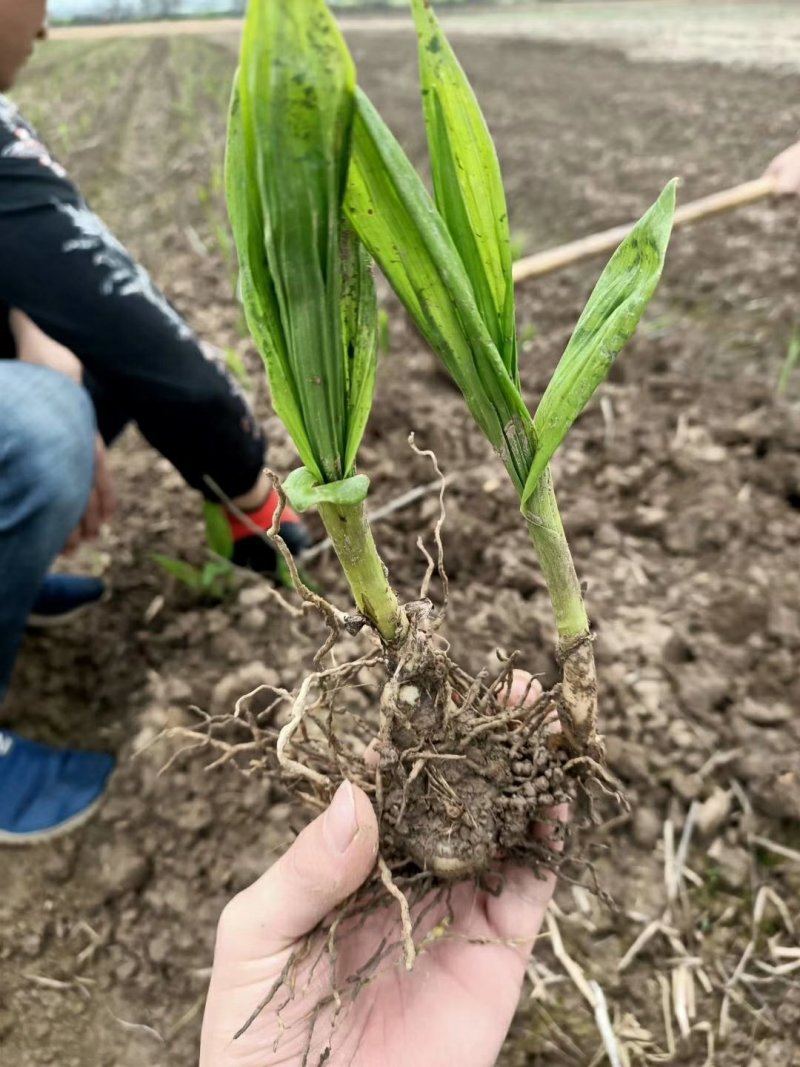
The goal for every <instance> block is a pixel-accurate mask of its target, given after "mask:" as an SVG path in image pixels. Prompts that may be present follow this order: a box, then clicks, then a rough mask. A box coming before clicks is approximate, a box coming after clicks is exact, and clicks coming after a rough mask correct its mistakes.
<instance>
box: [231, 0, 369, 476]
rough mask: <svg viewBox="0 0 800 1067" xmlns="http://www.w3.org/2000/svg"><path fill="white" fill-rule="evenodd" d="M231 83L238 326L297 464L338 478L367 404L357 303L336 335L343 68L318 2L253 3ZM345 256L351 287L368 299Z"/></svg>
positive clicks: (345, 135) (365, 355)
mask: <svg viewBox="0 0 800 1067" xmlns="http://www.w3.org/2000/svg"><path fill="white" fill-rule="evenodd" d="M237 83H238V102H237V99H236V98H235V99H234V106H233V108H232V112H231V132H230V146H229V164H228V168H227V169H228V180H227V186H228V190H229V197H230V198H231V201H232V203H231V216H232V222H233V229H234V236H235V239H236V244H237V249H238V251H239V256H240V260H241V261H242V292H243V298H244V300H245V304H246V307H247V316H248V323H249V324H250V325H251V329H252V330H253V333H254V336H255V337H256V341H257V342H258V344H259V347H260V348H261V350H262V353H263V355H264V358H265V361H266V364H267V370H268V374H269V377H270V386H271V390H272V394H273V401H274V406H275V410H276V411H277V413H278V415H279V416H280V417H281V419H282V420H283V421H284V423H285V424H286V426H287V429H288V430H289V432H290V433H291V435H292V437H293V439H294V441H295V444H296V446H297V449H298V451H299V452H300V455H301V458H302V459H303V462H304V463H305V465H306V466H307V467H308V468H309V470H312V471H313V472H314V473H315V474H316V475H318V476H319V477H320V480H324V481H338V480H340V479H341V478H343V477H344V476H346V475H347V474H348V473H350V469H351V467H352V464H353V462H354V459H355V452H356V449H357V446H358V442H359V440H360V437H361V434H362V433H363V428H364V422H365V420H366V414H367V411H368V407H369V402H370V401H371V383H372V381H373V380H374V377H373V376H371V374H370V371H369V359H370V358H372V359H373V361H374V353H372V355H370V352H369V348H368V346H367V345H366V344H365V343H364V341H363V338H364V337H365V336H366V334H367V333H368V325H369V316H370V314H374V312H370V310H369V309H363V311H358V310H357V311H356V324H357V326H356V333H357V335H358V337H359V338H360V339H361V340H359V342H358V344H356V339H355V337H353V338H348V339H347V344H345V338H344V337H343V322H342V319H343V311H342V303H343V299H344V294H343V290H342V284H343V281H342V266H341V262H340V256H341V254H342V232H341V217H342V198H343V194H344V188H345V184H346V179H347V170H348V166H349V151H350V138H351V127H352V118H353V110H354V91H355V70H354V67H353V63H352V59H351V58H350V54H349V52H348V50H347V47H346V45H345V43H344V39H343V38H342V36H341V33H340V32H339V29H338V27H337V25H336V22H335V20H334V19H333V16H332V15H331V13H330V11H329V10H328V7H327V4H326V3H325V0H292V2H291V3H287V2H286V0H251V3H250V4H249V6H248V13H247V19H246V21H245V28H244V35H243V42H242V56H241V67H240V70H239V74H238V78H237ZM345 243H346V242H345ZM355 258H356V259H357V260H358V261H359V269H358V271H356V275H357V277H358V279H359V281H358V284H357V285H356V286H355V290H356V292H357V294H358V295H359V296H361V295H363V299H364V300H366V301H369V300H372V301H374V292H373V290H372V289H371V288H370V286H369V283H368V280H367V279H366V276H365V275H366V271H367V270H368V268H367V266H366V263H365V262H364V261H362V260H361V257H360V254H359V255H356V256H355ZM352 288H353V287H352V286H351V289H352ZM362 291H363V293H362ZM351 343H352V345H353V346H354V348H357V349H358V353H359V355H358V358H357V360H356V362H357V367H356V368H355V369H354V368H353V366H352V363H353V360H352V359H351V357H350V355H349V350H350V345H351ZM351 383H354V388H353V393H352V395H351V393H350V385H351ZM351 419H352V425H351Z"/></svg>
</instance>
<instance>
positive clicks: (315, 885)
mask: <svg viewBox="0 0 800 1067" xmlns="http://www.w3.org/2000/svg"><path fill="white" fill-rule="evenodd" d="M526 694H527V695H526ZM540 696H541V688H540V687H539V686H538V683H533V684H531V683H530V678H529V676H528V675H526V674H524V673H523V672H521V671H517V672H515V675H514V679H513V683H512V685H511V687H510V689H509V691H508V692H507V693H506V694H505V700H506V702H507V703H509V704H511V705H514V704H516V703H518V702H520V701H522V700H523V698H524V699H525V700H526V702H527V703H531V704H534V703H535V702H536V701H537V700H538V699H539V697H540ZM564 816H565V813H564V811H563V809H562V810H559V811H556V812H555V813H554V818H555V819H563V818H564ZM550 832H551V828H550V827H548V826H546V825H544V824H540V825H539V826H537V827H534V828H533V833H534V834H538V835H539V836H546V835H547V834H548V833H550ZM377 849H378V826H377V821H376V819H375V813H374V811H373V809H372V805H371V804H370V802H369V799H368V798H367V796H366V795H365V793H363V792H362V791H361V790H360V789H358V788H356V787H354V786H352V785H350V784H349V783H347V782H346V783H344V784H343V785H342V786H340V788H339V790H338V792H337V794H336V796H335V797H334V799H333V802H332V804H331V806H330V808H329V809H328V810H327V811H326V812H325V813H324V814H322V815H320V816H319V817H318V818H317V819H316V820H315V821H314V822H312V823H311V824H310V825H309V826H308V827H306V829H305V830H304V831H303V832H302V833H301V834H300V836H299V837H298V838H297V840H296V841H295V843H294V844H293V845H292V847H291V848H290V849H289V851H288V852H286V853H285V854H284V855H283V856H282V857H281V858H280V859H279V860H278V861H277V862H276V863H275V864H274V865H273V866H272V867H271V868H270V869H269V870H268V871H267V873H266V874H265V875H264V876H263V877H262V878H261V879H259V881H258V882H256V883H255V884H254V885H252V886H250V887H249V888H248V889H246V890H245V891H244V892H243V893H240V894H239V895H238V896H237V897H235V898H234V899H233V900H232V901H231V902H230V904H229V905H228V907H227V908H226V909H225V912H224V913H223V916H222V919H221V921H220V926H219V931H218V936H217V946H216V952H215V959H214V969H213V972H212V976H211V986H210V990H209V996H208V1002H207V1004H206V1012H205V1018H204V1022H203V1039H202V1047H201V1053H200V1067H212V1065H213V1067H245V1065H249V1064H256V1063H257V1064H259V1067H268V1065H273V1064H287V1065H297V1067H299V1065H300V1064H301V1063H304V1062H305V1061H304V1059H303V1057H304V1055H305V1054H306V1052H307V1045H308V1039H309V1024H310V1023H311V1022H312V1021H313V1024H314V1032H313V1034H312V1038H311V1044H310V1055H309V1057H308V1062H309V1063H315V1062H317V1060H316V1056H315V1055H314V1053H315V1051H316V1052H317V1054H318V1053H319V1052H320V1051H321V1050H322V1049H323V1048H324V1047H325V1045H326V1043H327V1042H328V1040H329V1036H330V1023H331V1019H332V1016H333V1007H332V1004H333V1001H332V1000H331V996H330V969H329V965H328V963H327V962H324V963H320V964H319V965H318V967H317V970H316V972H315V974H314V975H313V976H311V975H310V971H311V968H312V963H313V960H314V959H315V958H316V953H315V952H314V951H312V952H310V953H309V954H308V955H307V956H306V957H305V961H304V962H299V963H298V973H297V978H296V981H295V982H294V997H293V999H291V1000H290V1001H288V1003H287V1000H288V994H287V993H286V991H285V989H281V990H279V991H278V992H277V995H275V996H274V997H273V999H272V1000H271V1001H270V1002H269V1003H268V1004H267V1005H265V1007H264V1009H263V1010H262V1011H261V1012H260V1013H259V1014H258V1016H257V1017H256V1018H255V1019H254V1020H253V1022H252V1024H251V1025H250V1026H249V1027H248V1028H247V1029H246V1030H245V1032H244V1033H243V1034H241V1036H240V1037H238V1038H236V1039H234V1034H236V1033H237V1032H238V1031H240V1030H241V1028H242V1027H243V1026H244V1025H245V1023H246V1021H247V1020H248V1018H249V1017H250V1016H251V1015H252V1013H253V1011H254V1009H255V1008H256V1007H257V1006H258V1004H259V1002H260V1001H262V1000H263V999H264V998H265V996H266V995H267V994H268V993H269V991H270V990H271V989H272V987H273V986H274V985H275V983H276V982H277V981H278V980H279V979H280V977H281V976H282V974H284V971H285V968H286V967H287V964H289V961H290V960H291V957H292V953H293V952H294V951H296V950H297V949H298V946H299V945H300V943H301V942H302V941H303V939H304V938H305V936H306V935H307V934H308V933H309V932H310V931H311V930H313V929H314V927H315V926H316V925H317V924H319V923H321V922H322V921H323V920H324V919H325V917H326V916H327V915H328V914H329V913H330V912H331V911H333V910H334V908H336V907H337V906H338V905H340V904H341V903H342V902H343V901H344V900H345V899H346V898H347V897H348V896H349V895H350V894H351V893H353V892H355V890H356V889H358V888H359V886H360V885H361V884H362V883H363V882H364V881H366V879H367V878H368V877H369V875H370V873H371V872H372V870H373V868H374V865H375V858H376V853H377ZM502 873H503V876H504V888H503V891H502V893H500V895H499V896H492V895H490V894H488V893H486V892H484V891H481V890H479V889H477V888H476V887H475V886H474V884H473V883H471V882H469V883H462V884H461V885H458V886H456V887H455V888H454V889H453V890H452V894H451V919H450V922H449V924H447V925H446V927H444V926H443V927H439V928H437V930H436V932H435V933H433V932H429V934H428V941H427V943H426V942H425V941H424V940H423V946H424V947H423V950H422V951H421V952H420V955H419V957H418V960H417V963H416V966H415V967H414V969H413V971H411V972H407V971H406V970H405V969H404V968H403V967H402V963H401V962H400V960H399V959H398V960H397V961H396V963H395V965H394V966H391V967H387V966H386V964H383V965H382V967H383V969H382V970H379V972H378V974H377V976H376V977H375V978H374V979H373V980H372V981H371V982H370V983H369V984H366V985H365V986H364V987H363V988H362V989H361V991H360V994H359V995H358V996H357V997H355V999H354V1000H353V999H351V998H352V993H353V991H354V985H353V983H352V982H350V983H348V979H349V978H351V976H353V975H355V974H356V972H357V971H358V970H359V969H360V968H361V967H363V966H364V964H365V963H367V961H369V960H370V958H371V957H373V956H374V954H375V953H376V951H378V949H379V947H380V945H381V942H382V941H383V940H384V939H385V940H386V941H388V942H399V940H400V938H401V931H400V922H399V917H398V913H397V911H396V909H394V908H383V909H381V910H378V911H375V912H373V913H372V914H370V915H369V916H368V917H367V919H366V921H364V920H358V926H357V928H355V929H354V930H353V931H352V932H351V933H349V934H347V933H344V934H342V935H340V944H339V951H338V957H337V961H336V965H335V966H336V982H335V986H336V988H337V990H338V991H340V995H341V998H342V1004H343V1007H342V1010H341V1013H340V1015H339V1018H338V1020H337V1029H336V1032H335V1034H334V1036H333V1040H332V1046H331V1047H332V1051H331V1054H330V1058H329V1059H328V1060H327V1061H326V1062H327V1063H328V1064H329V1065H330V1067H337V1065H339V1064H352V1065H354V1067H358V1065H364V1067H365V1065H367V1064H369V1065H370V1067H372V1065H375V1064H380V1065H381V1067H401V1065H402V1067H406V1065H407V1064H409V1063H410V1062H414V1063H415V1064H416V1067H440V1065H442V1067H443V1065H445V1064H452V1063H458V1064H459V1065H462V1067H489V1065H490V1064H492V1063H494V1062H495V1059H496V1057H497V1054H498V1052H499V1050H500V1047H501V1045H502V1043H503V1041H504V1039H505V1036H506V1033H507V1030H508V1027H509V1024H510V1022H511V1019H512V1016H513V1014H514V1010H515V1009H516V1006H517V1003H518V1000H519V992H520V987H521V984H522V980H523V976H524V973H525V967H526V964H527V961H528V958H529V956H530V953H531V949H532V946H533V942H534V939H535V938H536V936H537V934H538V932H539V928H540V927H541V924H542V921H543V918H544V913H545V910H546V908H547V905H548V903H549V901H550V899H551V897H552V895H553V890H554V888H555V875H554V874H552V873H550V872H547V873H545V874H544V875H543V877H541V878H539V877H537V875H535V874H534V873H533V872H532V871H530V870H520V869H508V870H505V871H504V872H502ZM423 906H424V905H423ZM440 917H441V913H440V911H436V912H434V913H432V915H431V919H430V923H429V926H431V927H432V926H434V925H435V924H436V923H437V922H438V921H439V919H440ZM437 934H438V935H439V936H437ZM320 1003H322V1004H323V1005H327V1007H325V1008H323V1010H322V1012H321V1013H320V1015H319V1016H318V1017H317V1015H316V1013H317V1010H318V1005H319V1004H320ZM278 1038H280V1044H279V1046H278V1048H277V1051H276V1049H275V1045H276V1042H277V1041H278Z"/></svg>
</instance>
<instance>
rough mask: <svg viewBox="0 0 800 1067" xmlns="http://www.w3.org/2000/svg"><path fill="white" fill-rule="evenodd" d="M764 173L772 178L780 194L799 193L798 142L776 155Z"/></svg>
mask: <svg viewBox="0 0 800 1067" xmlns="http://www.w3.org/2000/svg"><path fill="white" fill-rule="evenodd" d="M764 174H765V177H768V178H773V179H774V181H775V192H776V193H778V194H779V195H780V196H798V195H800V142H798V143H797V144H794V145H792V147H791V148H787V149H786V150H785V151H783V152H781V154H780V155H779V156H776V157H775V159H773V161H772V162H771V163H770V165H769V166H768V167H767V169H766V171H765V172H764Z"/></svg>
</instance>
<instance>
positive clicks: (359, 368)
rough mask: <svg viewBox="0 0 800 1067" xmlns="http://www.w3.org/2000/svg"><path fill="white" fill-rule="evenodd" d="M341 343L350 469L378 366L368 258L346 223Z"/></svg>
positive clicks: (347, 464) (347, 467) (346, 467)
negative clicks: (345, 377)
mask: <svg viewBox="0 0 800 1067" xmlns="http://www.w3.org/2000/svg"><path fill="white" fill-rule="evenodd" d="M341 268H342V345H343V356H344V363H345V374H346V376H347V388H346V391H347V447H346V451H345V461H344V470H345V471H347V472H349V471H351V470H352V469H353V467H354V466H355V462H356V456H357V454H358V449H359V446H360V444H361V438H362V437H363V436H364V429H365V427H366V425H367V419H368V418H369V413H370V411H371V410H372V398H373V395H374V393H375V372H376V370H377V366H378V302H377V298H376V296H375V280H374V278H373V277H372V260H371V259H370V257H369V254H368V253H367V250H366V249H365V248H364V246H363V245H362V244H361V242H360V241H359V240H358V238H357V237H356V235H355V232H354V231H353V229H352V228H351V227H350V225H349V224H348V223H347V222H344V224H343V226H342V252H341Z"/></svg>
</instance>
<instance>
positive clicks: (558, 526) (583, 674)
mask: <svg viewBox="0 0 800 1067" xmlns="http://www.w3.org/2000/svg"><path fill="white" fill-rule="evenodd" d="M525 518H526V519H527V520H528V529H529V532H530V537H531V541H532V542H533V547H534V548H535V550H536V555H537V556H538V559H539V565H540V567H541V568H542V575H543V576H544V580H545V582H546V584H547V591H548V593H549V595H550V602H551V604H552V605H553V613H554V614H555V617H556V627H557V629H558V647H559V653H560V655H561V659H562V661H563V664H564V678H563V684H562V699H563V704H564V706H565V710H566V712H567V719H568V722H567V723H566V724H565V728H566V729H567V732H568V733H569V734H572V737H571V738H570V740H571V741H573V742H574V743H575V744H576V745H580V746H581V747H583V746H585V745H586V743H587V742H588V741H590V740H592V739H593V738H594V736H595V732H596V725H597V676H596V671H595V665H594V652H593V650H592V642H591V631H590V629H589V618H588V616H587V614H586V606H585V604H584V602H583V593H582V592H581V586H580V582H579V581H578V575H577V574H576V572H575V564H574V562H573V559H572V553H571V552H570V550H569V544H568V542H567V536H566V534H565V533H564V525H563V523H562V522H561V515H560V514H559V511H558V504H557V502H556V494H555V490H554V488H553V478H552V475H551V474H550V468H549V467H548V468H547V470H546V471H545V472H544V474H543V475H542V477H541V478H540V479H539V484H538V486H537V487H536V489H535V490H534V493H533V495H532V496H531V498H530V501H529V503H528V505H527V507H526V509H525Z"/></svg>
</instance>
